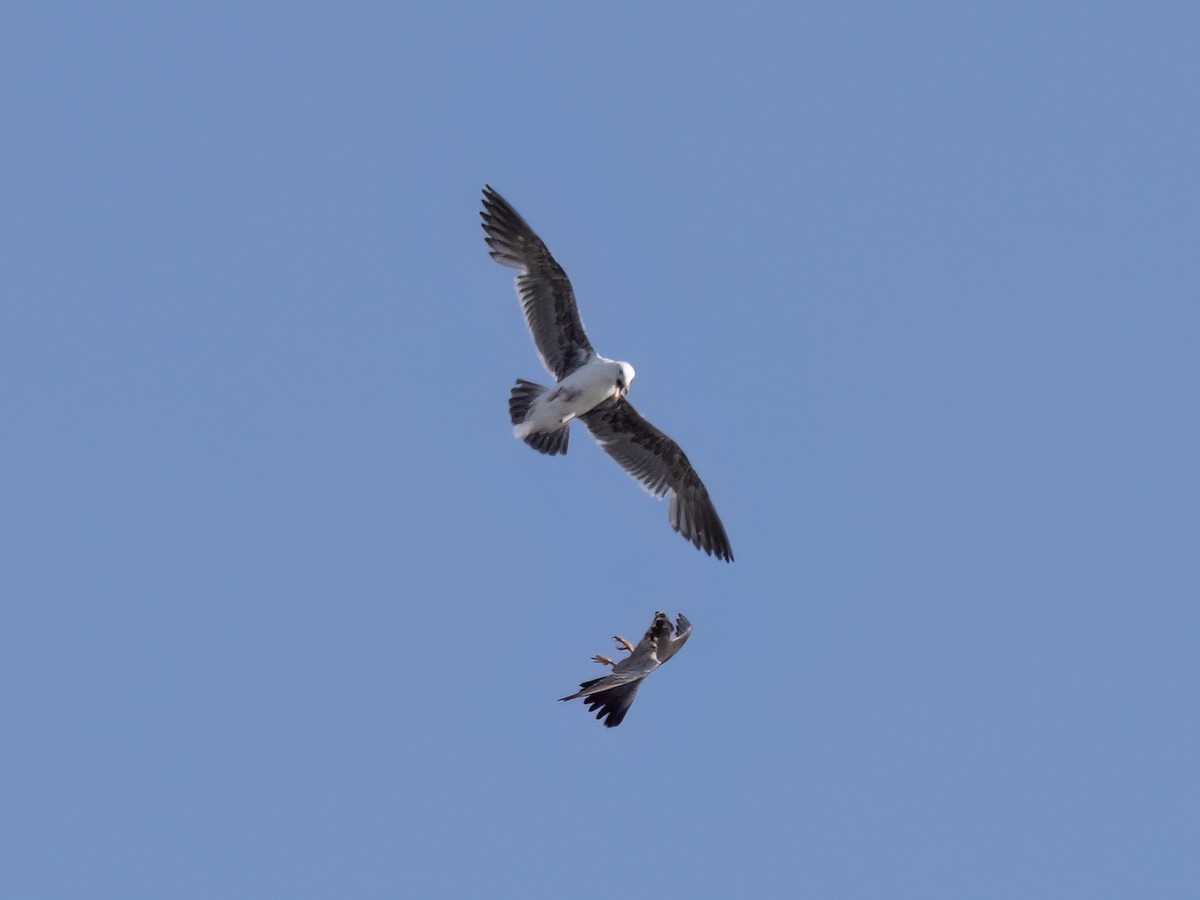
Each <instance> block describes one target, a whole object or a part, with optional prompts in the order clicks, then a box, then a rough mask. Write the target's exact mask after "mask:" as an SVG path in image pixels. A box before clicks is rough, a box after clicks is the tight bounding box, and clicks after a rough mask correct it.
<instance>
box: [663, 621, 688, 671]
mask: <svg viewBox="0 0 1200 900" xmlns="http://www.w3.org/2000/svg"><path fill="white" fill-rule="evenodd" d="M691 636H692V623H691V622H689V621H688V617H687V616H685V615H684V614H683V613H680V614H679V615H678V616H676V617H675V636H674V637H673V638H668V639H667V640H665V641H660V642H659V645H658V651H657V652H656V654H655V655H656V656H657V657H658V662H659V665H662V664H663V663H665V662H666V661H667V660H668V659H670V658H671V657H672V656H674V655H675V654H676V653H678V652H679V651H680V650H682V649H683V645H684V644H686V643H687V639H688V638H690V637H691Z"/></svg>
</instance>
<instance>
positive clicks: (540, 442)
mask: <svg viewBox="0 0 1200 900" xmlns="http://www.w3.org/2000/svg"><path fill="white" fill-rule="evenodd" d="M547 390H548V389H547V388H544V387H542V386H541V385H540V384H534V383H533V382H532V381H525V380H523V379H521V378H518V379H517V386H516V387H514V388H513V389H512V393H511V394H510V395H509V397H508V414H509V416H511V417H512V423H513V425H515V426H516V427H515V428H514V429H513V434H514V435H516V436H517V437H519V438H520V439H521V440H523V441H524V442H525V443H527V444H528V445H529V446H530V447H532V448H533V449H534V450H537V451H538V452H539V453H545V454H548V455H549V456H556V455H558V454H559V453H566V452H567V439H568V438H570V436H571V423H570V421H567V422H564V423H563V424H562V426H561V427H559V428H555V429H554V430H553V431H534V430H533V426H532V424H529V423H526V421H525V420H526V418H528V417H529V411H530V409H532V407H533V405H534V404H535V403H536V402H537V399H538V397H540V396H542V394H544V393H546V391H547Z"/></svg>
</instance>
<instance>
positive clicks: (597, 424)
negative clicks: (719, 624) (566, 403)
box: [580, 399, 733, 562]
mask: <svg viewBox="0 0 1200 900" xmlns="http://www.w3.org/2000/svg"><path fill="white" fill-rule="evenodd" d="M580 418H581V419H583V421H584V424H586V425H587V427H588V429H589V430H590V431H591V432H592V436H593V437H595V438H596V440H597V441H599V442H600V446H601V447H603V448H604V449H605V450H606V451H607V452H608V455H609V456H611V457H612V458H613V459H615V460H616V461H617V462H619V463H620V464H621V465H622V466H623V467H624V468H625V471H627V472H628V473H629V474H630V475H632V476H633V477H634V478H636V479H637V480H638V481H640V482H641V484H642V487H644V488H645V489H646V490H648V491H649V492H650V493H651V494H653V495H654V496H655V497H662V496H664V495H666V494H670V495H671V508H670V509H669V510H668V511H667V517H668V519H669V520H670V522H671V527H672V528H674V529H675V530H676V531H678V532H679V533H680V534H682V535H683V536H684V537H685V538H687V539H688V540H689V541H691V542H692V544H693V545H694V546H696V547H697V548H699V549H701V550H703V551H704V552H705V553H707V554H709V555H710V556H715V557H716V558H717V559H723V560H725V561H726V562H733V549H732V548H731V547H730V546H729V538H728V537H727V536H726V535H725V526H724V525H722V524H721V519H720V517H719V516H718V515H717V510H716V507H714V506H713V503H712V500H710V499H709V496H708V491H707V490H706V489H705V487H704V484H703V482H701V481H700V476H699V475H697V474H696V470H695V469H693V468H692V464H691V463H690V462H688V458H687V455H686V454H685V453H684V452H683V451H682V450H680V449H679V445H678V444H676V443H675V442H674V441H673V440H671V439H670V438H669V437H667V436H666V435H665V434H663V433H662V432H661V431H659V430H658V429H657V428H655V427H654V426H653V425H651V424H650V423H649V422H647V421H646V420H645V419H644V418H643V417H642V415H641V414H640V413H639V412H638V411H637V410H636V409H634V408H633V406H632V404H630V403H629V401H628V400H623V399H622V400H613V401H608V402H606V403H602V404H601V405H600V406H597V407H596V408H595V409H593V410H592V411H591V412H588V413H584V414H583V415H582V416H580Z"/></svg>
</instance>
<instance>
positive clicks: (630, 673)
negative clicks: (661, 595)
mask: <svg viewBox="0 0 1200 900" xmlns="http://www.w3.org/2000/svg"><path fill="white" fill-rule="evenodd" d="M671 631H672V628H671V620H670V619H668V618H667V614H666V613H665V612H656V613H655V614H654V621H653V622H652V623H651V624H650V629H649V631H647V632H646V636H645V637H643V638H642V639H641V640H640V641H638V644H637V646H636V647H635V646H633V645H632V644H630V643H629V641H627V640H625V638H623V637H620V636H618V635H613V640H614V641H616V642H617V644H618V646H620V647H622V648H623V649H625V650H626V651H627V652H628V653H629V656H627V657H625V658H624V659H623V660H621V661H620V662H613V661H612V660H611V659H609V658H608V657H607V656H600V655H599V654H597V655H596V656H593V657H592V659H594V660H595V661H596V662H598V663H602V664H604V665H606V666H612V672H611V674H608V675H605V676H604V677H603V678H596V679H593V680H592V681H585V682H583V683H582V684H580V685H579V690H578V691H577V692H576V693H574V694H572V695H571V696H569V697H562V698H561V699H562V700H575V699H576V698H579V697H582V698H583V702H584V703H586V704H587V706H588V709H589V710H597V709H598V710H600V711H599V712H598V713H596V718H597V719H604V724H605V725H606V726H608V727H609V728H615V727H616V726H618V725H620V724H621V722H622V721H623V720H624V718H625V714H626V713H627V712H629V707H630V706H632V705H633V698H634V697H635V696H636V695H637V691H638V688H639V687H641V686H642V682H643V681H644V680H645V679H646V676H647V675H649V674H650V673H651V672H653V671H654V670H655V669H657V668H658V667H659V666H661V665H662V664H663V663H665V662H666V661H667V660H668V659H670V658H671V657H672V656H674V655H675V654H676V653H678V652H679V648H681V647H682V646H683V645H684V644H686V643H687V639H688V638H689V637H691V635H692V623H691V622H689V621H688V620H687V616H685V615H684V614H683V613H680V614H679V616H678V617H677V618H676V619H675V628H674V631H675V636H674V637H671Z"/></svg>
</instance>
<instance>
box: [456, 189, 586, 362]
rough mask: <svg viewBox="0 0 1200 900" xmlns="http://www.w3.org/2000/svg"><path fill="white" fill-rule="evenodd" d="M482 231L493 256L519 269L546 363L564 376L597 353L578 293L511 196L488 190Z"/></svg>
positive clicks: (529, 320) (524, 303)
mask: <svg viewBox="0 0 1200 900" xmlns="http://www.w3.org/2000/svg"><path fill="white" fill-rule="evenodd" d="M480 216H482V217H483V230H484V233H485V234H486V235H487V237H485V238H484V240H485V241H486V242H487V245H488V247H489V248H490V250H491V257H492V259H494V260H495V261H496V262H498V263H500V265H502V266H508V267H509V268H511V269H520V270H521V274H520V275H518V276H517V278H516V285H517V296H518V297H519V298H520V300H521V309H522V310H524V312H525V322H526V324H527V325H528V326H529V331H530V333H531V334H532V335H533V344H534V346H535V347H536V348H537V352H538V356H539V357H541V360H542V365H544V366H545V367H546V369H547V370H548V371H549V372H550V373H551V374H552V375H553V376H554V377H555V378H556V379H557V380H559V381H562V380H563V379H564V378H565V377H566V376H568V375H570V374H571V373H572V372H574V371H575V370H576V369H578V368H579V367H580V366H582V365H583V364H584V363H585V362H587V361H588V360H589V359H591V358H592V356H594V355H595V351H594V350H593V349H592V344H591V342H590V341H589V340H588V337H587V334H586V333H585V332H584V330H583V322H581V321H580V319H579V310H578V308H577V307H576V306H575V292H574V291H572V290H571V282H570V281H568V280H567V273H566V272H564V271H563V270H562V266H560V265H559V264H558V263H556V262H555V261H554V257H553V256H551V255H550V251H549V250H547V249H546V245H545V244H543V243H542V239H541V238H539V237H538V236H537V235H536V234H534V233H533V229H532V228H530V227H529V225H528V224H527V223H526V221H525V220H524V219H522V218H521V216H520V215H519V214H518V213H517V211H516V210H515V209H513V208H512V206H510V205H509V203H508V201H507V200H505V199H504V198H503V197H501V196H500V195H499V194H497V193H496V192H495V191H494V190H493V189H492V188H491V186H490V185H489V186H487V187H484V189H483V211H482V212H481V213H480Z"/></svg>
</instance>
